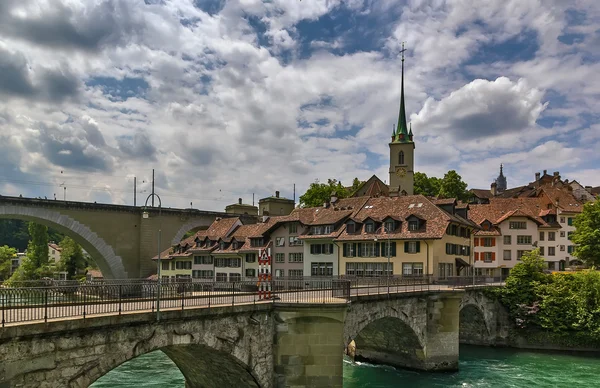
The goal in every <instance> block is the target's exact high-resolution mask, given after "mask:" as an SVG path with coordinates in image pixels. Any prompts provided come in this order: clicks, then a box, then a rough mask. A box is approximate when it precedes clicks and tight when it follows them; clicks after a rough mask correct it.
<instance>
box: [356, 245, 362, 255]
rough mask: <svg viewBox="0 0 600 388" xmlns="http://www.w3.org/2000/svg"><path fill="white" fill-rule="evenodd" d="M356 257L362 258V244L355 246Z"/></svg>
mask: <svg viewBox="0 0 600 388" xmlns="http://www.w3.org/2000/svg"><path fill="white" fill-rule="evenodd" d="M356 249H357V250H356V256H358V257H362V244H361V243H358V244H356Z"/></svg>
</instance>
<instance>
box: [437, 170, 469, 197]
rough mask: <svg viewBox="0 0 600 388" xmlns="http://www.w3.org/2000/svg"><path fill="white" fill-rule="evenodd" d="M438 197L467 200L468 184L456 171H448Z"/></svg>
mask: <svg viewBox="0 0 600 388" xmlns="http://www.w3.org/2000/svg"><path fill="white" fill-rule="evenodd" d="M438 196H439V197H441V198H456V199H460V200H466V199H467V198H468V194H467V184H466V183H465V182H463V180H462V177H461V176H460V175H458V173H457V172H456V171H454V170H450V171H448V172H447V173H446V174H445V175H444V178H443V179H442V181H441V183H440V191H439V193H438Z"/></svg>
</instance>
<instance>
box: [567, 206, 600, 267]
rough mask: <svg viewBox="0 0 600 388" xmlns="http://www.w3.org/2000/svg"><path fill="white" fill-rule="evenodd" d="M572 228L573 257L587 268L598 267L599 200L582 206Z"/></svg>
mask: <svg viewBox="0 0 600 388" xmlns="http://www.w3.org/2000/svg"><path fill="white" fill-rule="evenodd" d="M574 226H575V232H573V234H572V235H571V241H573V243H574V244H576V247H575V252H574V255H575V256H577V258H578V259H580V260H581V261H583V262H584V263H585V264H586V265H587V266H588V267H600V198H598V199H596V201H595V202H588V203H586V204H585V205H584V206H583V211H582V212H581V214H579V215H578V216H577V217H576V218H575V222H574Z"/></svg>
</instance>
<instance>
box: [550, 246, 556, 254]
mask: <svg viewBox="0 0 600 388" xmlns="http://www.w3.org/2000/svg"><path fill="white" fill-rule="evenodd" d="M555 253H556V248H554V247H548V256H554V255H555Z"/></svg>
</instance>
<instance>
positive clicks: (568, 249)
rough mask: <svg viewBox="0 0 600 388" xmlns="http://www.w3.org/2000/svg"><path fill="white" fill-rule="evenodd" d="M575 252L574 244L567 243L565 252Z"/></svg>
mask: <svg viewBox="0 0 600 388" xmlns="http://www.w3.org/2000/svg"><path fill="white" fill-rule="evenodd" d="M573 252H575V245H569V246H568V247H567V253H573Z"/></svg>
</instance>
